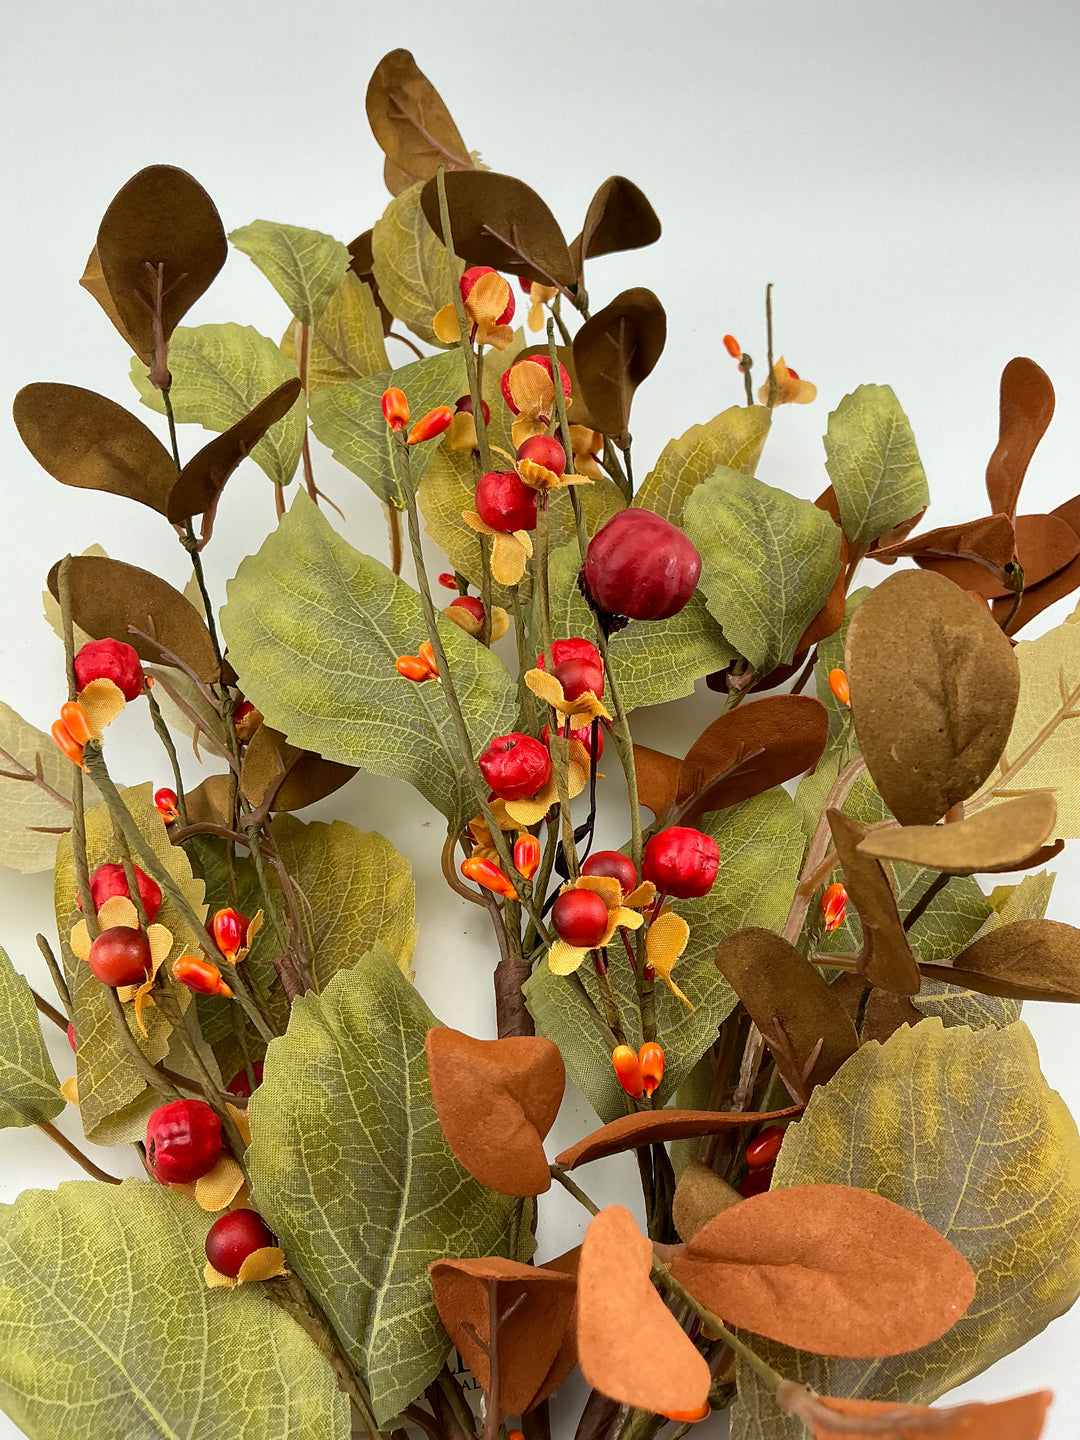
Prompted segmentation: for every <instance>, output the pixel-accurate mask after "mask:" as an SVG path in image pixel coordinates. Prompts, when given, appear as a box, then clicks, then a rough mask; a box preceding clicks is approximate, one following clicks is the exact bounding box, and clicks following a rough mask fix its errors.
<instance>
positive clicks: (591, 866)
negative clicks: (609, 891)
mask: <svg viewBox="0 0 1080 1440" xmlns="http://www.w3.org/2000/svg"><path fill="white" fill-rule="evenodd" d="M581 873H582V874H583V875H608V876H610V877H611V879H612V880H617V881H618V882H619V888H620V889H621V890H622V892H623V894H624V895H629V894H630V892H631V890H636V889H637V870H636V868H635V866H634V862H633V861H632V860H631V859H630V856H629V855H622V854H620V852H619V851H618V850H597V851H596V853H595V854H593V855H590V856H589V858H588V859H587V860H586V861H585V863H584V865H582V867H581Z"/></svg>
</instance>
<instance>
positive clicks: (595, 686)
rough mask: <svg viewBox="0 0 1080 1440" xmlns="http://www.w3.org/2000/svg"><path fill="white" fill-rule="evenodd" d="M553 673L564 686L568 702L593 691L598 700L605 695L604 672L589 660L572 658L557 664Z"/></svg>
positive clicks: (563, 690) (563, 689)
mask: <svg viewBox="0 0 1080 1440" xmlns="http://www.w3.org/2000/svg"><path fill="white" fill-rule="evenodd" d="M552 658H554V656H553V657H552ZM551 673H552V674H553V675H554V676H555V679H556V680H558V682H559V684H560V685H561V686H562V692H563V695H564V696H565V698H566V699H567V700H577V699H578V698H579V697H580V696H582V695H584V694H585V693H586V692H587V691H591V692H592V693H593V694H594V695H595V696H596V697H597V699H599V697H600V696H601V695H602V694H603V693H604V672H603V670H602V669H601V667H600V666H599V665H593V664H592V662H591V661H589V660H582V659H580V658H578V657H571V658H570V659H569V660H563V661H561V662H560V663H559V664H557V665H556V666H555V668H554V669H553V670H552V672H551Z"/></svg>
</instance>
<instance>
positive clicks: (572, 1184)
mask: <svg viewBox="0 0 1080 1440" xmlns="http://www.w3.org/2000/svg"><path fill="white" fill-rule="evenodd" d="M548 1169H549V1170H550V1171H551V1178H552V1179H553V1180H556V1181H558V1183H559V1184H560V1185H561V1186H562V1188H563V1189H564V1190H565V1191H566V1192H567V1194H569V1195H572V1196H573V1197H574V1199H575V1200H576V1201H577V1202H578V1204H579V1205H584V1207H585V1209H586V1210H588V1212H589V1214H590V1215H599V1214H600V1206H599V1205H597V1204H595V1203H594V1202H593V1201H592V1200H590V1199H589V1197H588V1195H586V1194H585V1191H584V1190H582V1188H581V1186H580V1185H579V1184H578V1183H577V1182H576V1181H575V1180H571V1179H570V1176H569V1175H567V1173H566V1171H565V1170H560V1169H559V1167H558V1165H549V1166H548Z"/></svg>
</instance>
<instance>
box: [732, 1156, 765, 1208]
mask: <svg viewBox="0 0 1080 1440" xmlns="http://www.w3.org/2000/svg"><path fill="white" fill-rule="evenodd" d="M772 1177H773V1167H772V1166H771V1165H762V1166H761V1167H760V1168H758V1169H757V1170H748V1171H747V1172H746V1174H745V1175H744V1176H743V1178H742V1179H741V1180H740V1181H739V1183H738V1185H737V1186H736V1189H737V1190H738V1192H739V1194H740V1195H741V1196H742V1197H743V1199H744V1200H749V1199H751V1198H752V1197H753V1196H754V1195H764V1193H765V1191H766V1190H768V1188H769V1186H770V1185H771V1184H772Z"/></svg>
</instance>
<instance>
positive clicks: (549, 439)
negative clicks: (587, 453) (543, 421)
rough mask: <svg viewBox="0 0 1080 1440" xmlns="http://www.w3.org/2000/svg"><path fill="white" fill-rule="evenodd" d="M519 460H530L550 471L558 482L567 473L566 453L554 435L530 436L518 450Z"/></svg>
mask: <svg viewBox="0 0 1080 1440" xmlns="http://www.w3.org/2000/svg"><path fill="white" fill-rule="evenodd" d="M516 458H517V460H518V461H519V462H520V461H522V460H530V461H531V462H532V463H533V464H534V465H542V466H543V467H544V469H545V470H550V471H551V473H552V474H553V475H554V476H555V478H556V480H558V479H560V478H561V477H562V476H563V475H564V474H565V473H566V451H565V450H564V449H563V447H562V446H561V445H560V444H559V442H558V440H556V439H555V437H554V435H530V436H529V438H528V439H527V440H523V441H522V443H521V444H520V445H519V446H518V448H517V457H516Z"/></svg>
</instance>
